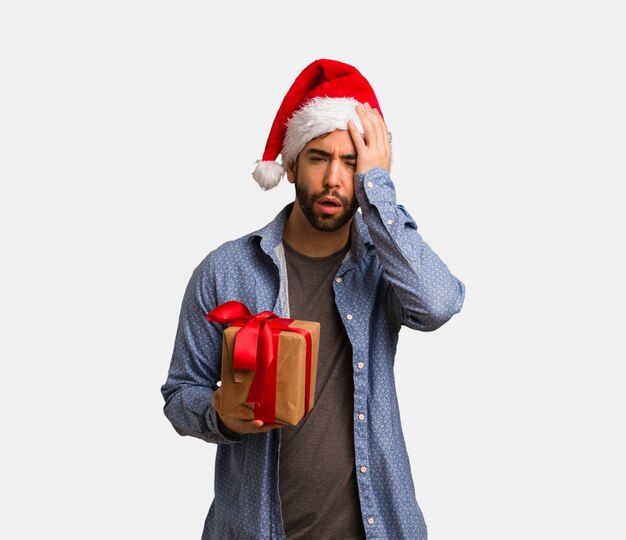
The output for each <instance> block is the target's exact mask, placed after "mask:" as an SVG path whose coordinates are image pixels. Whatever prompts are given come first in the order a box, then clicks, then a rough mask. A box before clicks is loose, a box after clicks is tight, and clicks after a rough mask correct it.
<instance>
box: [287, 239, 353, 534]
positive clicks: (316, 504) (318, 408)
mask: <svg viewBox="0 0 626 540" xmlns="http://www.w3.org/2000/svg"><path fill="white" fill-rule="evenodd" d="M283 244H284V246H285V257H286V261H287V277H288V281H289V309H290V317H291V318H292V319H302V320H309V321H318V322H319V323H320V349H319V358H318V367H317V381H316V387H315V406H314V407H313V409H311V411H310V412H309V414H308V416H307V417H306V418H305V420H304V421H302V422H301V423H300V424H298V425H297V426H287V427H283V428H281V448H280V458H279V494H280V498H281V506H282V513H283V523H284V525H285V532H286V534H287V538H288V539H289V540H299V539H306V540H309V539H311V538H315V539H316V540H337V539H341V540H356V539H358V540H361V539H364V538H365V531H364V528H363V521H362V517H361V507H360V503H359V494H358V487H357V480H356V465H355V459H354V427H353V425H354V424H353V422H354V382H353V379H352V347H351V346H350V341H349V340H348V336H347V334H346V331H345V328H344V326H343V323H342V321H341V317H340V316H339V313H338V312H337V307H336V306H335V300H334V293H333V281H334V279H335V276H336V273H337V270H338V269H339V266H340V265H341V262H342V260H343V258H344V256H345V254H346V252H347V249H348V247H347V246H346V247H345V248H343V249H342V250H340V251H338V252H336V253H334V254H332V255H329V256H327V257H320V258H318V257H308V256H306V255H303V254H302V253H299V252H297V251H296V250H294V249H293V248H292V247H291V246H289V245H288V244H287V243H286V242H284V241H283Z"/></svg>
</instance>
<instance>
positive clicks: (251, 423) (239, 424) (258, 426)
mask: <svg viewBox="0 0 626 540" xmlns="http://www.w3.org/2000/svg"><path fill="white" fill-rule="evenodd" d="M222 422H223V423H224V425H225V426H226V427H227V428H228V429H230V430H231V431H234V432H236V433H264V432H266V431H269V430H270V429H277V428H282V427H284V425H283V424H266V423H265V422H263V421H262V420H242V419H241V418H222Z"/></svg>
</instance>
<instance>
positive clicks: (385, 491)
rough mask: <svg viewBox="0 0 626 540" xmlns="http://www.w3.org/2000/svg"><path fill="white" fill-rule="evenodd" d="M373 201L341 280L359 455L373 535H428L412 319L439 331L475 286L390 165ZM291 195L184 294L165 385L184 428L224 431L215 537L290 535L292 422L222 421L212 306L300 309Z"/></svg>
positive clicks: (218, 337)
mask: <svg viewBox="0 0 626 540" xmlns="http://www.w3.org/2000/svg"><path fill="white" fill-rule="evenodd" d="M355 196H356V197H357V200H358V202H359V206H360V209H361V212H360V213H359V212H357V213H356V214H355V216H354V220H353V222H352V226H351V227H352V228H351V235H350V242H351V244H350V251H349V252H348V253H347V255H346V257H345V259H344V260H343V263H342V264H341V266H340V268H339V270H338V272H337V275H336V278H335V281H334V283H333V288H334V293H335V302H336V305H337V309H338V311H339V314H340V316H341V317H342V320H343V322H344V325H345V328H346V331H347V334H348V338H349V340H350V342H351V344H352V351H353V358H352V368H353V378H354V444H355V461H356V462H355V465H354V466H355V467H356V471H357V482H358V491H359V500H360V505H361V512H362V519H363V526H364V528H365V532H366V535H367V538H368V540H369V539H375V538H376V539H381V540H386V539H416V540H425V539H426V536H427V533H426V525H425V523H424V519H423V516H422V512H421V510H420V508H419V506H418V504H417V501H416V498H415V489H414V486H413V479H412V477H411V469H410V464H409V458H408V454H407V451H406V445H405V441H404V436H403V433H402V427H401V424H400V411H399V407H398V399H397V396H396V389H395V381H394V369H393V368H394V357H395V352H396V345H397V342H398V332H399V330H400V327H401V325H405V326H408V327H409V328H413V329H416V330H421V331H432V330H435V329H437V328H439V327H440V326H441V325H442V324H444V323H445V322H446V321H448V320H449V319H450V318H451V317H452V316H453V315H454V314H455V313H458V312H459V311H460V309H461V306H462V305H463V300H464V295H465V287H464V285H463V283H461V281H459V280H458V279H457V278H456V277H454V276H453V275H452V274H451V273H450V271H449V270H448V268H447V266H446V265H445V264H444V263H443V262H442V261H441V259H440V258H439V257H438V256H437V255H436V254H435V253H434V252H433V251H432V250H431V248H430V247H429V246H428V244H426V242H424V241H423V240H422V238H421V236H420V234H419V233H418V232H417V225H416V223H415V221H414V220H413V218H412V217H411V216H410V215H409V213H408V212H407V211H406V210H405V209H404V207H402V206H401V205H398V204H396V194H395V189H394V186H393V183H392V181H391V178H390V177H389V173H388V172H387V171H386V170H385V169H382V168H374V169H371V170H369V171H368V172H367V173H366V174H361V173H357V174H355ZM290 210H291V205H288V206H286V207H285V208H284V209H283V210H282V211H281V212H280V213H279V214H278V215H277V216H276V218H275V219H274V220H273V221H272V222H271V223H270V224H268V225H267V226H265V227H264V228H262V229H260V230H258V231H256V232H253V233H251V234H249V235H246V236H244V237H242V238H239V239H237V240H233V241H230V242H226V243H225V244H223V245H222V246H220V247H219V248H217V249H216V250H215V251H213V252H211V253H209V255H208V256H207V257H206V258H205V259H204V260H203V261H202V262H201V263H200V265H199V266H198V267H197V268H196V269H195V271H194V272H193V275H192V277H191V279H190V281H189V284H188V286H187V289H186V292H185V296H184V299H183V303H182V308H181V314H180V321H179V326H178V331H177V335H176V340H175V345H174V353H173V357H172V362H171V366H170V370H169V374H168V378H167V381H166V382H165V384H164V385H163V387H162V389H161V391H162V393H163V397H164V399H165V407H164V411H165V415H166V416H167V418H168V419H169V420H170V421H171V423H172V424H173V426H174V428H175V429H176V431H177V432H178V433H179V434H181V435H191V436H193V437H198V438H200V439H204V440H205V441H208V442H211V443H216V444H217V445H218V447H217V453H216V460H215V498H214V500H213V502H212V504H211V506H210V508H209V513H208V516H207V519H206V522H205V528H204V533H203V535H202V538H203V540H207V539H219V540H225V539H237V540H248V539H250V540H252V539H255V540H256V539H285V532H284V528H283V524H282V515H281V507H280V498H279V493H278V473H279V471H278V463H279V459H278V454H279V450H280V437H281V430H280V429H274V430H270V431H268V432H265V433H255V434H243V435H239V434H235V433H232V432H228V431H227V430H225V429H224V427H223V426H221V425H219V424H218V422H217V418H216V411H215V410H214V409H213V408H212V406H211V397H212V395H213V392H214V391H215V390H216V389H217V388H218V385H217V382H218V381H219V380H220V378H221V358H222V356H221V347H222V332H223V330H224V326H222V325H219V324H216V323H209V322H208V321H207V320H206V318H205V314H206V313H207V312H208V311H210V310H212V309H213V308H215V307H216V306H218V305H219V304H221V303H223V302H226V301H228V300H239V301H240V302H243V303H244V304H246V305H247V306H248V307H249V308H250V310H251V311H252V312H253V313H258V312H260V311H264V310H271V311H273V312H274V313H277V314H279V315H280V316H281V317H289V301H288V295H287V290H288V288H287V268H286V264H285V256H284V251H283V244H282V235H283V228H284V225H285V222H286V221H287V218H288V217H289V213H290Z"/></svg>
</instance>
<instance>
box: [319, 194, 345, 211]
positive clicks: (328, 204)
mask: <svg viewBox="0 0 626 540" xmlns="http://www.w3.org/2000/svg"><path fill="white" fill-rule="evenodd" d="M317 203H318V204H319V205H320V206H323V207H324V208H329V209H330V208H339V207H341V203H340V202H339V201H338V200H337V199H335V198H334V197H322V198H321V199H320V200H319V201H317Z"/></svg>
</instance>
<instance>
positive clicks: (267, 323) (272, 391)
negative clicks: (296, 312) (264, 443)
mask: <svg viewBox="0 0 626 540" xmlns="http://www.w3.org/2000/svg"><path fill="white" fill-rule="evenodd" d="M206 318H207V319H208V320H209V321H212V322H217V323H221V324H230V325H231V326H241V330H239V332H238V333H237V337H236V339H235V350H234V353H233V369H244V370H252V371H254V372H255V374H254V378H253V379H252V384H251V386H250V390H249V392H248V398H247V400H246V401H247V402H248V403H254V404H255V407H254V417H255V419H260V420H263V421H264V422H270V423H274V422H276V378H277V369H278V366H277V363H278V362H277V352H278V336H279V334H280V332H282V331H283V330H288V331H291V332H298V333H300V334H302V335H303V336H304V337H305V339H306V342H307V371H306V373H307V376H306V389H305V411H304V412H305V414H306V413H307V412H308V411H309V389H310V371H311V369H310V368H311V335H310V334H309V332H307V331H306V330H303V329H300V328H289V325H290V324H291V323H292V322H293V321H294V319H282V318H279V317H278V315H276V314H275V313H272V312H271V311H262V312H261V313H258V314H257V315H252V313H251V312H250V310H249V309H248V307H247V306H246V305H245V304H242V303H241V302H237V301H236V300H231V301H229V302H225V303H223V304H221V305H220V306H218V307H216V308H215V309H214V310H212V311H210V312H209V313H207V315H206Z"/></svg>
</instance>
